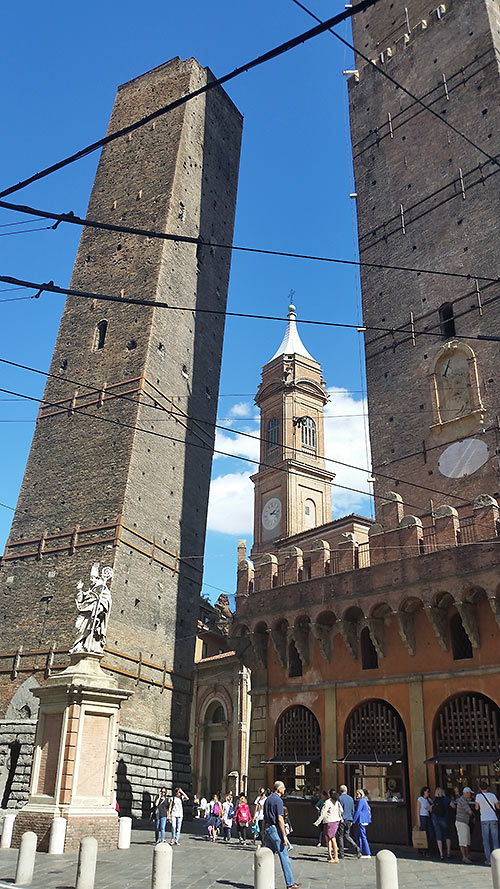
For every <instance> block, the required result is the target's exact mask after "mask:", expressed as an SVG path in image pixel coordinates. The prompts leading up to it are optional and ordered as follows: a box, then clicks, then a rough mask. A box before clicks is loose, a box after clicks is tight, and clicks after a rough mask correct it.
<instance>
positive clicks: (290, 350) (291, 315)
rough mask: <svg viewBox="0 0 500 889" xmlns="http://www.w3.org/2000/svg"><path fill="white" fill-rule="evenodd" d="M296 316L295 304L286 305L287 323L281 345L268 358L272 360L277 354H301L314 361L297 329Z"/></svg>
mask: <svg viewBox="0 0 500 889" xmlns="http://www.w3.org/2000/svg"><path fill="white" fill-rule="evenodd" d="M296 318H297V314H296V310H295V306H288V324H287V327H286V332H285V336H284V337H283V340H282V343H281V346H280V347H279V349H278V351H277V352H275V353H274V355H273V357H272V358H271V359H270V360H271V361H274V359H275V358H277V357H278V355H303V356H304V358H310V359H311V361H314V358H313V357H312V355H309V352H308V351H307V349H306V347H305V346H304V344H303V342H302V340H301V338H300V336H299V332H298V330H297V325H296V323H295V321H296Z"/></svg>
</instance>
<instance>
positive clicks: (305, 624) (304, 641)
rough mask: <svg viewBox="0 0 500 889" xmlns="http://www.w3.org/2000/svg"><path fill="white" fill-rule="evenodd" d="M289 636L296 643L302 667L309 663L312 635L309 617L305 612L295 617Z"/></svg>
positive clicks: (311, 651)
mask: <svg viewBox="0 0 500 889" xmlns="http://www.w3.org/2000/svg"><path fill="white" fill-rule="evenodd" d="M290 635H291V638H292V640H293V642H294V643H295V645H296V648H297V651H298V653H299V657H300V660H301V661H302V664H303V665H304V667H308V666H309V664H310V663H311V658H312V653H313V635H312V631H311V618H310V617H309V616H308V615H307V614H301V615H299V616H298V617H297V618H296V619H295V623H294V625H293V629H292V631H291V634H290Z"/></svg>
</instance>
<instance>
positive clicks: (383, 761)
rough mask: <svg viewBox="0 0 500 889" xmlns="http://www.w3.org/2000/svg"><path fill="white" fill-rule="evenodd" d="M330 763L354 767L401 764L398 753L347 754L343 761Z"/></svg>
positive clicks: (333, 760)
mask: <svg viewBox="0 0 500 889" xmlns="http://www.w3.org/2000/svg"><path fill="white" fill-rule="evenodd" d="M332 762H334V763H338V764H340V765H354V766H358V765H359V766H392V765H393V763H395V762H402V759H401V754H400V753H394V754H390V753H375V751H373V753H372V752H370V753H365V754H359V753H348V754H347V755H346V756H344V758H343V759H332Z"/></svg>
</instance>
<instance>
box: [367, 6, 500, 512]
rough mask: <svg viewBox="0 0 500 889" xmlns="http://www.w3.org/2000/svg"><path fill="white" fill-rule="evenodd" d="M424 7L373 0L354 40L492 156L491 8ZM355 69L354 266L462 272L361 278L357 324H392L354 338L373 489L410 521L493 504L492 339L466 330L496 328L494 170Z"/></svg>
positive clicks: (381, 273)
mask: <svg viewBox="0 0 500 889" xmlns="http://www.w3.org/2000/svg"><path fill="white" fill-rule="evenodd" d="M431 7H432V4H425V3H423V2H422V0H394V2H391V3H389V2H384V3H379V4H377V5H376V6H374V7H373V8H372V9H370V10H367V11H366V12H364V13H363V14H361V15H359V16H357V17H356V18H355V19H354V20H353V33H354V45H355V47H356V48H358V49H359V50H360V51H362V52H363V53H364V54H365V55H366V56H368V57H369V58H370V59H372V60H373V61H374V62H375V63H376V65H377V66H378V67H381V68H382V67H383V68H384V69H385V70H386V71H387V73H389V74H390V75H391V76H392V77H393V78H394V79H395V80H397V81H399V82H400V83H401V84H403V85H404V86H405V87H406V88H407V89H408V90H409V91H410V92H411V93H413V94H414V95H415V96H417V97H419V98H421V99H422V100H423V101H424V102H425V103H426V104H428V105H430V106H431V107H432V108H433V109H434V110H435V111H437V112H438V113H439V114H440V115H442V116H443V117H444V118H445V120H446V121H449V122H450V123H452V124H453V125H454V126H455V127H456V128H457V129H458V130H460V131H461V132H463V133H464V134H465V135H466V136H468V137H469V138H470V139H471V140H473V141H474V142H475V143H476V144H477V145H479V146H481V147H482V148H483V149H484V150H485V151H486V152H488V154H489V155H491V156H493V157H495V156H496V155H498V152H499V150H500V127H499V123H500V102H499V99H500V86H499V49H500V29H499V22H500V11H499V6H498V2H496V0H474V2H469V0H446V3H443V4H437V5H436V7H434V8H431ZM356 68H357V69H358V72H359V76H358V75H357V76H351V78H350V82H349V95H350V113H351V134H352V146H353V156H354V171H355V181H356V192H357V210H358V227H359V249H360V258H361V260H362V262H363V263H370V262H373V263H374V264H377V263H381V264H384V265H393V266H406V267H416V268H423V269H436V270H439V271H454V272H459V273H465V274H467V273H470V274H471V275H472V276H473V277H472V278H471V279H470V280H467V279H466V278H457V277H446V276H441V275H437V274H436V275H428V274H419V273H412V272H405V271H391V270H387V269H379V268H376V267H375V266H373V267H369V266H366V265H365V266H363V268H362V270H361V281H362V293H363V309H364V323H365V324H366V325H367V326H370V325H378V326H382V327H384V326H385V327H388V328H394V331H393V333H383V332H376V331H371V330H368V331H367V332H366V334H365V341H366V365H367V380H368V399H369V412H370V430H371V444H372V455H373V466H374V475H375V477H376V482H375V493H376V494H378V495H382V494H383V493H384V492H385V491H387V490H389V489H391V488H392V489H394V490H395V491H397V492H398V493H400V494H401V495H402V497H403V499H404V500H405V501H407V503H408V505H409V506H408V507H407V508H406V512H412V511H413V512H415V511H417V510H420V511H422V510H424V511H425V510H426V509H427V510H428V509H429V508H430V503H429V501H430V499H432V501H433V504H434V506H435V507H437V506H438V505H440V504H442V503H443V502H445V503H449V504H452V505H454V506H456V505H457V504H458V502H459V501H457V500H454V497H453V495H458V496H460V497H463V498H465V499H466V500H471V499H473V498H474V497H477V496H478V494H480V493H487V494H489V495H492V496H494V497H498V495H499V492H500V481H499V458H498V454H499V450H498V448H499V445H500V437H499V421H498V414H499V382H500V381H499V376H498V344H497V343H494V342H484V341H483V342H481V341H480V340H473V339H467V336H477V335H484V334H494V335H496V336H498V335H500V301H499V299H498V297H499V296H500V285H499V283H498V281H497V282H496V283H494V282H493V283H492V282H486V281H481V280H480V281H478V282H477V283H476V281H475V280H474V276H481V275H484V276H488V277H490V278H495V276H497V275H498V272H499V268H498V247H497V245H498V241H499V234H500V222H499V216H498V206H499V204H500V167H499V166H498V165H497V164H495V163H492V162H491V161H489V160H488V158H487V157H485V156H484V155H483V154H481V153H480V152H479V151H478V150H476V149H475V148H474V147H472V146H471V145H469V144H468V143H467V142H466V141H465V140H464V139H463V138H461V137H460V136H459V135H457V134H456V133H454V132H452V130H451V129H449V128H448V127H447V126H445V124H444V123H442V122H440V121H439V120H437V119H436V118H435V117H434V116H432V115H431V114H430V113H429V112H428V111H426V110H425V109H423V108H422V106H420V105H419V104H418V103H416V102H415V101H413V100H412V99H410V98H409V97H408V96H406V95H405V94H404V93H402V92H401V91H400V90H398V89H397V88H396V87H395V86H394V85H393V84H392V83H390V82H389V81H388V80H387V79H385V78H384V77H383V76H381V74H380V73H379V72H378V71H377V70H375V69H374V68H373V67H372V66H371V65H369V64H368V63H366V62H365V61H364V60H363V59H362V58H361V57H360V56H359V55H357V56H356ZM412 326H413V327H414V330H415V332H416V335H415V337H413V330H412ZM403 331H404V332H403ZM419 331H428V332H432V333H433V334H437V336H429V335H428V336H422V335H419ZM378 473H384V474H385V475H387V476H394V479H396V481H391V480H390V479H387V478H381V477H380V476H378V477H377V474H378ZM397 479H400V480H401V481H400V482H398V481H397ZM408 480H411V481H413V482H416V483H418V484H420V485H425V486H427V487H429V488H434V489H437V490H439V491H443V492H445V493H444V495H443V496H440V495H439V494H436V493H433V492H431V491H424V490H421V489H418V488H415V487H413V486H411V485H408V484H405V481H408ZM377 506H380V500H378V501H377ZM411 506H416V507H417V510H412V508H411ZM417 514H418V512H417Z"/></svg>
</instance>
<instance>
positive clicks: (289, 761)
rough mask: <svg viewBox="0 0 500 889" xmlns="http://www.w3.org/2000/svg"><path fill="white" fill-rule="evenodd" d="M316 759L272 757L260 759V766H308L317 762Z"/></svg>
mask: <svg viewBox="0 0 500 889" xmlns="http://www.w3.org/2000/svg"><path fill="white" fill-rule="evenodd" d="M317 761H318V757H317V756H316V757H314V756H313V757H311V759H296V758H295V757H291V756H289V757H282V756H273V758H272V759H261V761H260V764H261V766H308V765H310V764H311V763H312V762H317Z"/></svg>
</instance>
